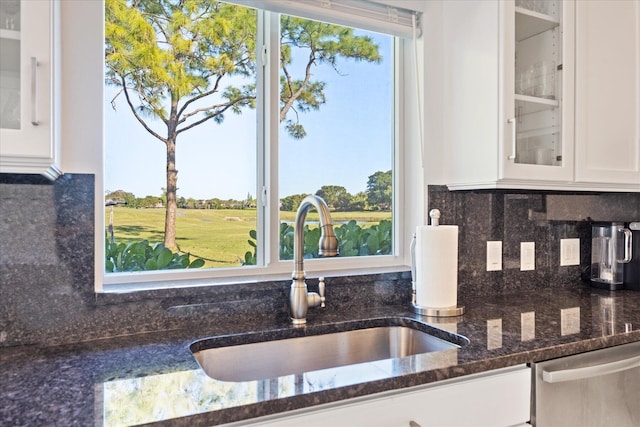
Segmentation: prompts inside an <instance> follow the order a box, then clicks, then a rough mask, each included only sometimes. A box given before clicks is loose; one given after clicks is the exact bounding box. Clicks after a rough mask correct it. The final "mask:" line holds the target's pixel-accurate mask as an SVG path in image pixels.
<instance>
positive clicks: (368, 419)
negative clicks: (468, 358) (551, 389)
mask: <svg viewBox="0 0 640 427" xmlns="http://www.w3.org/2000/svg"><path fill="white" fill-rule="evenodd" d="M530 390H531V370H530V369H529V368H528V367H527V366H526V365H521V366H517V367H512V368H505V369H501V370H497V371H492V372H488V373H484V374H478V375H471V376H468V377H462V378H458V379H454V380H448V381H442V382H438V383H434V384H429V385H426V386H419V387H414V388H410V389H406V390H401V391H397V392H394V393H387V394H384V395H383V396H382V397H380V395H378V396H373V397H369V398H363V399H360V400H357V399H353V400H351V401H347V402H346V403H342V404H336V405H325V406H324V407H322V408H320V409H309V410H305V411H301V412H299V413H298V414H295V415H288V416H281V417H279V418H274V419H271V420H269V421H263V420H258V421H256V422H253V423H244V424H243V423H238V424H237V425H252V426H260V427H299V426H305V427H326V426H335V427H342V426H345V427H346V426H349V427H359V426H362V427H365V426H366V427H409V426H410V425H411V426H416V425H418V426H421V427H427V426H439V427H444V426H456V427H463V426H480V425H485V426H495V427H500V426H504V427H506V426H513V425H517V424H522V423H525V422H527V421H528V420H529V417H530V407H529V405H530V393H531V391H530ZM411 422H413V423H414V424H411Z"/></svg>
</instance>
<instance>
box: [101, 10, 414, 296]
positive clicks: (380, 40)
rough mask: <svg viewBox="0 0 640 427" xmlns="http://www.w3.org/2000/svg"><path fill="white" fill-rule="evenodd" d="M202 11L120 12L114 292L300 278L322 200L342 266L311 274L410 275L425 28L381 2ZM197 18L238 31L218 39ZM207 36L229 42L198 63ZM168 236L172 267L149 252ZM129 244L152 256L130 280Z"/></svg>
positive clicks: (112, 76) (107, 212)
mask: <svg viewBox="0 0 640 427" xmlns="http://www.w3.org/2000/svg"><path fill="white" fill-rule="evenodd" d="M198 3H199V2H197V1H196V2H193V3H190V7H191V6H193V8H192V9H187V6H185V7H183V8H178V7H177V4H178V2H176V1H169V0H162V1H161V0H154V1H143V2H138V4H139V5H140V6H139V8H138V9H139V10H135V9H134V8H132V7H130V6H131V2H122V1H119V0H107V1H106V14H105V22H106V25H105V31H106V39H105V40H106V43H105V49H106V67H105V70H106V72H105V77H106V78H105V82H106V84H105V89H104V91H105V107H104V108H105V123H106V125H105V134H106V139H105V146H106V148H105V177H104V190H105V205H106V206H105V208H104V220H105V221H104V222H103V223H102V224H104V228H102V229H101V230H104V236H103V238H104V240H105V243H106V245H105V248H106V249H105V250H106V251H107V253H106V256H105V254H104V253H103V254H100V252H101V250H100V249H99V250H98V251H97V252H98V253H99V259H98V262H97V265H98V268H100V269H102V270H104V269H105V265H104V264H103V265H100V264H101V263H100V261H101V260H105V258H107V265H106V270H107V272H106V273H105V275H104V284H106V285H109V286H111V285H114V286H117V285H120V284H127V283H148V284H149V286H150V287H155V286H166V283H167V282H169V283H177V282H181V281H184V280H196V281H198V280H203V279H207V280H209V279H216V278H217V279H219V280H220V281H221V282H224V281H225V280H227V281H229V282H233V281H234V280H238V279H239V278H242V277H249V278H251V277H255V276H258V275H259V276H267V275H271V274H273V275H276V276H278V275H283V274H287V273H288V274H290V271H291V269H292V266H291V261H290V259H291V249H289V246H291V245H292V239H291V222H292V220H293V218H294V216H295V210H296V209H297V206H298V204H299V201H300V199H301V197H302V196H301V195H302V194H314V193H315V194H319V195H321V196H322V197H323V198H324V199H325V200H326V201H327V203H328V204H329V206H330V208H331V210H332V216H333V219H334V225H335V227H336V234H337V235H338V237H339V239H340V240H341V248H340V249H341V252H342V256H341V257H339V258H333V259H329V260H327V259H316V258H313V259H309V260H307V261H306V262H305V269H306V270H307V271H308V272H311V271H320V270H322V271H326V270H332V271H354V270H358V269H371V268H380V267H383V268H385V267H387V268H396V269H397V267H398V266H402V265H406V264H407V262H406V250H405V248H404V247H405V246H408V237H407V230H410V229H411V227H410V226H408V224H406V223H405V222H406V221H405V218H406V216H405V215H404V214H403V208H406V207H407V206H411V205H412V203H413V202H411V201H407V200H405V191H406V189H405V181H406V180H407V179H412V177H411V176H410V175H409V177H407V175H408V174H412V173H415V167H414V166H415V165H414V166H412V167H404V166H405V164H404V163H405V161H404V158H405V156H407V152H406V151H407V146H408V145H407V144H406V142H405V139H406V138H407V135H413V136H414V137H415V136H416V134H415V132H416V128H418V126H416V120H413V121H412V120H408V119H407V118H405V117H404V116H403V111H404V110H405V109H406V108H408V107H409V108H412V107H414V106H415V103H414V104H413V105H411V106H408V105H407V102H408V100H407V99H405V98H407V97H406V94H407V93H409V92H412V91H413V92H414V93H415V92H416V85H417V83H418V82H417V81H415V80H416V79H415V76H414V77H413V79H412V81H407V80H408V79H406V77H405V76H406V75H410V74H411V72H410V70H409V69H408V68H409V67H414V66H415V64H414V63H413V55H412V54H413V53H414V52H415V50H413V47H414V41H413V40H412V38H414V37H416V36H417V24H418V21H417V18H418V16H417V15H415V14H414V13H412V12H410V11H406V10H403V9H397V8H392V7H387V6H381V5H378V4H376V3H372V2H367V1H357V2H322V1H316V0H309V1H300V2H270V1H263V2H261V1H251V2H247V1H244V2H242V1H237V2H228V3H227V2H225V3H222V2H220V3H216V2H203V3H201V4H200V8H198V7H197V5H198ZM289 3H291V4H289ZM185 4H187V3H185ZM328 5H330V6H331V7H327V6H328ZM249 6H250V7H249ZM354 7H355V9H353V8H354ZM189 13H191V14H192V16H193V17H195V18H194V19H196V20H197V19H199V18H201V17H203V16H205V15H206V14H209V15H210V16H211V17H212V19H211V21H210V22H209V23H208V24H210V25H213V26H215V25H220V26H224V25H227V26H229V28H230V29H229V28H227V29H225V30H219V31H218V30H215V31H218V32H217V33H216V32H215V31H213V33H207V31H212V30H211V28H209V29H203V28H197V25H198V22H196V21H195V20H194V21H193V22H187V19H188V17H187V15H188V14H189ZM381 17H382V18H381ZM172 19H173V21H172ZM326 22H331V23H332V24H327V23H326ZM114 23H117V25H113V24H114ZM189 26H191V27H189ZM187 28H189V29H188V30H187ZM172 31H175V32H174V33H173V34H172ZM118 32H121V33H118ZM223 33H224V36H225V37H227V38H228V39H229V40H228V41H227V42H225V43H220V41H219V39H216V37H221V34H223ZM207 34H208V35H209V37H212V40H214V39H215V42H216V43H218V45H217V46H213V44H212V45H210V46H203V47H202V46H201V47H202V49H203V50H202V52H199V51H197V49H198V46H196V45H197V42H198V40H199V37H200V35H203V37H204V35H207ZM319 34H320V35H319ZM131 35H134V36H133V37H131ZM154 38H155V42H154V43H151V44H145V42H146V41H148V39H154ZM189 43H191V44H190V45H189V46H186V45H185V44H189ZM154 44H155V46H154ZM180 49H184V51H183V52H182V53H181V52H180ZM127 50H129V51H130V53H129V55H125V54H124V52H125V51H127ZM175 52H177V53H178V55H176V57H177V58H181V60H180V61H177V62H176V61H174V62H170V61H168V60H167V59H166V58H167V57H170V56H171V54H173V53H175ZM194 52H195V53H196V54H193V53H194ZM200 53H208V54H210V55H209V56H206V55H200ZM211 53H212V54H211ZM189 55H191V56H189ZM198 67H199V68H198ZM194 70H196V71H197V72H194ZM189 73H190V74H189ZM189 79H191V80H189ZM198 79H200V80H198ZM207 80H208V81H207ZM158 82H163V83H162V84H157V83H158ZM154 84H157V86H155V87H154V86H153V85H154ZM216 84H217V86H216ZM144 85H147V86H144ZM143 86H144V87H143ZM125 87H126V88H127V89H126V90H125ZM185 88H187V89H185ZM135 89H137V90H135ZM209 94H210V96H209ZM205 95H206V96H205ZM409 98H410V97H409ZM171 100H173V101H174V102H173V104H171V102H167V101H171ZM171 107H173V108H171ZM407 116H409V115H407ZM418 135H419V134H418ZM418 137H419V138H420V136H418ZM171 144H174V145H173V146H171ZM161 146H162V148H161V149H159V147H161ZM167 147H168V148H167ZM413 147H414V148H413V150H414V153H413V155H415V154H416V153H415V151H417V150H415V144H413ZM177 171H179V176H178V173H177ZM176 177H177V178H176ZM167 212H169V214H168V215H167ZM167 218H170V219H167ZM313 221H314V215H313V213H311V214H310V215H309V218H308V223H309V225H308V227H309V232H308V233H307V239H306V240H309V241H311V243H310V244H309V247H310V248H311V249H310V251H313V244H314V243H313V238H314V230H315V229H317V227H316V226H315V225H314V223H313ZM338 229H339V230H338ZM174 231H175V235H170V234H171V233H173V232H174ZM365 232H368V234H366V236H365V238H364V239H360V240H358V236H357V235H358V234H365ZM216 233H217V234H216ZM168 235H170V236H169V238H168V239H167V236H168ZM354 235H355V236H356V237H354ZM163 239H164V242H163V244H164V246H166V247H167V250H170V251H172V252H175V253H176V255H174V256H173V258H172V259H169V258H168V256H165V255H163V254H162V252H160V251H159V250H158V249H157V247H156V249H155V250H153V249H150V246H151V245H152V244H153V243H149V244H148V245H147V243H146V242H144V240H147V241H148V242H154V241H162V240H163ZM190 239H193V240H199V243H198V244H199V246H198V245H197V244H196V245H195V246H194V244H193V242H191V241H190ZM136 242H140V245H139V246H134V245H135V244H136ZM143 242H144V244H143ZM118 243H123V244H121V245H118ZM129 243H131V244H132V245H130V246H129V248H128V250H129V255H132V258H135V257H133V255H140V259H138V260H135V259H134V260H133V261H132V263H131V265H129V267H128V268H125V266H124V262H122V259H123V258H124V256H123V255H127V254H126V253H124V252H122V249H123V248H124V247H125V245H127V244H129ZM345 243H347V244H345ZM145 245H147V247H144V246H145ZM118 246H120V250H121V251H120V252H118ZM160 248H162V247H160ZM145 250H146V251H147V254H146V255H144V256H142V255H141V254H142V253H143V252H144V251H145ZM110 251H112V252H113V253H111V252H110ZM136 251H137V252H136ZM185 253H188V254H189V259H188V261H185V256H184V254H185ZM308 256H310V257H313V255H312V254H310V255H308ZM118 257H119V258H118ZM181 257H182V258H181ZM149 259H151V261H149ZM200 259H201V260H203V261H202V262H200V263H199V264H198V260H200ZM118 262H121V264H119V265H118ZM136 263H138V265H136ZM140 263H142V264H140ZM188 263H194V264H192V267H198V268H188V269H185V268H182V267H184V266H188V265H189V264H188ZM202 263H204V265H201V264H202ZM174 264H175V265H176V266H177V267H179V268H177V269H171V268H170V267H171V266H172V265H174ZM178 264H180V265H178ZM196 264H197V265H196ZM132 266H133V267H132ZM140 266H143V268H139V267H140ZM154 266H156V267H158V268H162V267H165V269H164V270H162V271H159V270H154V269H152V268H150V269H149V270H147V269H146V267H154ZM137 270H147V271H137Z"/></svg>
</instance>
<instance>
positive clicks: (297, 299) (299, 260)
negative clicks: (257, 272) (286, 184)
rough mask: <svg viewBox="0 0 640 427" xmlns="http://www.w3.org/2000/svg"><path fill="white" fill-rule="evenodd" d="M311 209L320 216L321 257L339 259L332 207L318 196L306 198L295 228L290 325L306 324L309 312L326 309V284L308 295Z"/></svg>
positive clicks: (321, 282)
mask: <svg viewBox="0 0 640 427" xmlns="http://www.w3.org/2000/svg"><path fill="white" fill-rule="evenodd" d="M311 207H315V208H316V210H317V211H318V214H319V215H320V227H321V233H320V242H319V250H318V255H320V256H336V255H338V239H337V238H336V235H335V234H334V232H333V224H332V223H331V214H330V213H329V207H328V206H327V204H326V203H325V201H324V200H322V198H321V197H318V196H313V195H312V196H307V197H305V198H304V199H303V200H302V202H301V203H300V207H298V213H296V225H295V229H294V236H293V276H292V278H293V282H292V283H291V292H290V294H289V303H290V304H291V321H292V322H293V324H294V325H303V324H305V323H307V309H308V308H309V307H316V306H318V305H319V306H321V307H324V301H325V298H324V281H323V280H321V281H320V284H319V289H318V291H319V294H317V293H315V292H308V291H307V284H306V283H305V281H304V279H305V277H306V275H305V273H304V221H305V219H306V218H307V213H308V212H309V209H311Z"/></svg>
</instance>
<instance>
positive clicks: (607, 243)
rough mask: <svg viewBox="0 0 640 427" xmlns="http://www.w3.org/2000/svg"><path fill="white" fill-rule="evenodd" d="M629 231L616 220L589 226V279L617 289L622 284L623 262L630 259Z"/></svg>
mask: <svg viewBox="0 0 640 427" xmlns="http://www.w3.org/2000/svg"><path fill="white" fill-rule="evenodd" d="M630 252H631V232H630V231H629V230H628V229H626V228H625V227H624V224H622V223H617V222H609V223H599V224H593V226H592V228H591V281H592V282H594V283H595V284H596V285H597V284H602V285H607V287H609V288H610V289H617V288H618V287H621V286H622V284H623V280H624V276H623V272H624V265H623V264H624V263H627V262H629V261H630V260H631V253H630Z"/></svg>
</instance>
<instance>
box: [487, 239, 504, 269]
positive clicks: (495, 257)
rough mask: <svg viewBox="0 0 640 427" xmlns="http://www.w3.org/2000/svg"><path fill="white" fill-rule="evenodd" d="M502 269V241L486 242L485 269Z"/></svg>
mask: <svg viewBox="0 0 640 427" xmlns="http://www.w3.org/2000/svg"><path fill="white" fill-rule="evenodd" d="M500 270H502V241H499V240H498V241H494V242H487V271H500Z"/></svg>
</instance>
